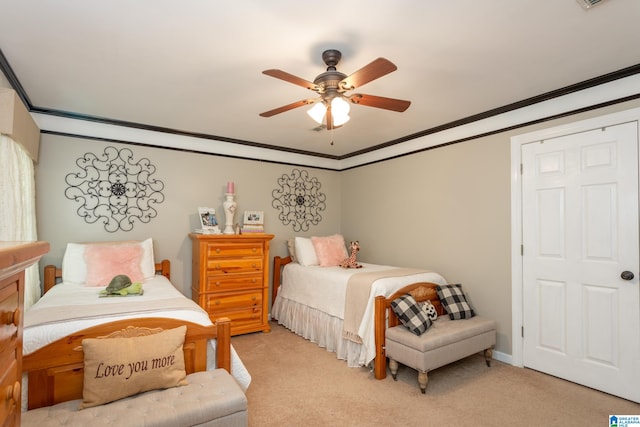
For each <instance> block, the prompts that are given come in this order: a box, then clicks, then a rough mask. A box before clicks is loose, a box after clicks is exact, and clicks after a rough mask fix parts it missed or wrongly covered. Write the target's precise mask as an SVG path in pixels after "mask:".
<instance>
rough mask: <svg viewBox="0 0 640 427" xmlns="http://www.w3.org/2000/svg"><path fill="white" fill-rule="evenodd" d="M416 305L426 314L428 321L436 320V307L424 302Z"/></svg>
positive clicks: (429, 302)
mask: <svg viewBox="0 0 640 427" xmlns="http://www.w3.org/2000/svg"><path fill="white" fill-rule="evenodd" d="M418 304H419V305H420V308H421V309H422V311H424V312H425V313H427V317H428V318H429V319H431V320H436V319H437V318H438V310H436V307H435V306H434V305H433V304H432V303H431V301H429V300H426V301H422V302H419V303H418Z"/></svg>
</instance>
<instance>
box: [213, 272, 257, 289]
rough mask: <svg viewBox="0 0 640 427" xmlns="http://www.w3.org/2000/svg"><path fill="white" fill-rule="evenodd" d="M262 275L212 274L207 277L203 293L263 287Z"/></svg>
mask: <svg viewBox="0 0 640 427" xmlns="http://www.w3.org/2000/svg"><path fill="white" fill-rule="evenodd" d="M262 280H263V279H262V274H233V275H221V274H212V275H210V276H207V283H206V285H205V289H204V292H225V291H238V290H240V291H241V290H244V289H257V288H261V287H262V286H263V283H262Z"/></svg>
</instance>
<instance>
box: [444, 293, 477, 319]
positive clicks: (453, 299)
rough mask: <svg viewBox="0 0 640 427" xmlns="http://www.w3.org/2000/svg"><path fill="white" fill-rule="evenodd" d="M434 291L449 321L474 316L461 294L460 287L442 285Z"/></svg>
mask: <svg viewBox="0 0 640 427" xmlns="http://www.w3.org/2000/svg"><path fill="white" fill-rule="evenodd" d="M436 290H437V292H438V298H440V302H441V303H442V305H443V306H444V309H445V310H446V311H447V313H449V318H450V319H451V320H459V319H469V318H471V317H473V316H475V315H476V314H475V313H474V312H473V309H472V308H471V306H470V305H469V303H468V302H467V298H466V297H465V296H464V292H462V285H443V286H438V288H437V289H436Z"/></svg>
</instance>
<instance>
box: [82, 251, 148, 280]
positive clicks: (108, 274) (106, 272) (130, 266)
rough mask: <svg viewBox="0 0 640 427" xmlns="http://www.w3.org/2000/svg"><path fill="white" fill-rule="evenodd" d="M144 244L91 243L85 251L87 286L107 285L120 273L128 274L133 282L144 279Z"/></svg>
mask: <svg viewBox="0 0 640 427" xmlns="http://www.w3.org/2000/svg"><path fill="white" fill-rule="evenodd" d="M141 259H142V246H140V245H139V244H131V245H129V244H125V245H117V246H114V245H89V246H87V248H86V249H85V252H84V260H85V262H86V264H87V279H86V283H85V284H86V286H107V285H108V284H109V282H110V281H111V279H113V278H114V276H117V275H118V274H126V275H127V276H129V278H130V279H131V282H132V283H136V282H142V281H144V274H142V268H141V267H140V261H141Z"/></svg>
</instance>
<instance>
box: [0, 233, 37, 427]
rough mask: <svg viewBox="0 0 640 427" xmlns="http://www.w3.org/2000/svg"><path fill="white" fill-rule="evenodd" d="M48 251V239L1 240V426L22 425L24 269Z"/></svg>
mask: <svg viewBox="0 0 640 427" xmlns="http://www.w3.org/2000/svg"><path fill="white" fill-rule="evenodd" d="M47 252H49V243H46V242H0V322H1V326H0V398H1V399H2V403H0V425H2V426H19V425H20V414H21V413H20V406H21V400H22V399H21V391H20V390H21V380H22V325H23V314H22V311H23V307H24V270H25V268H27V267H29V266H30V265H32V264H33V263H35V262H37V261H38V260H39V259H40V258H41V257H42V255H44V254H45V253H47Z"/></svg>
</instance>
